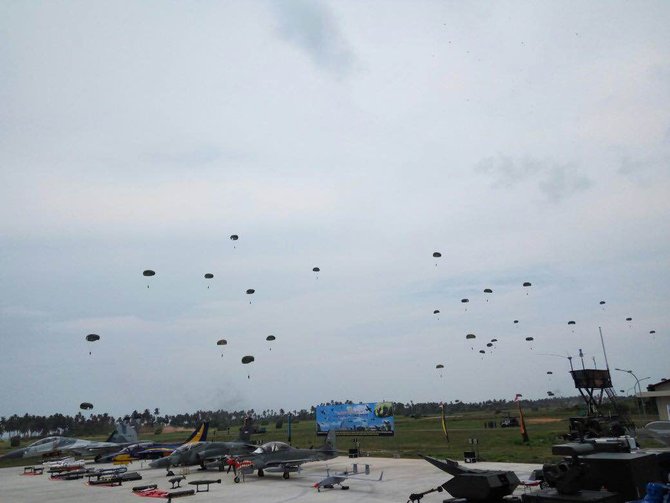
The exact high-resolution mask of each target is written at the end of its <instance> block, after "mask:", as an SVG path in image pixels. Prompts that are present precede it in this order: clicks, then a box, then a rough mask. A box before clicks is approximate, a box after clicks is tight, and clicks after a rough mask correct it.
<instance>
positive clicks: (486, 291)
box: [484, 288, 493, 302]
mask: <svg viewBox="0 0 670 503" xmlns="http://www.w3.org/2000/svg"><path fill="white" fill-rule="evenodd" d="M484 293H493V290H491V289H490V288H484ZM488 301H489V299H488V298H487V299H486V302H488Z"/></svg>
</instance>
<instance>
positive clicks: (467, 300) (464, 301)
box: [461, 299, 470, 311]
mask: <svg viewBox="0 0 670 503" xmlns="http://www.w3.org/2000/svg"><path fill="white" fill-rule="evenodd" d="M468 302H470V299H461V303H462V304H467V303H468ZM465 310H466V311H467V310H468V306H465Z"/></svg>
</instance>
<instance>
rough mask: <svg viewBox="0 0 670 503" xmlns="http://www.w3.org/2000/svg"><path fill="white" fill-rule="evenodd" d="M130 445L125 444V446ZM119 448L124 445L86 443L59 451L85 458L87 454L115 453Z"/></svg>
mask: <svg viewBox="0 0 670 503" xmlns="http://www.w3.org/2000/svg"><path fill="white" fill-rule="evenodd" d="M127 445H130V444H125V446H127ZM119 447H124V444H114V443H112V442H88V443H86V444H77V443H75V444H72V445H71V446H65V447H63V448H62V449H60V450H61V451H63V452H71V453H74V454H77V455H79V456H85V455H87V454H89V455H93V454H101V453H104V452H116V451H118V450H119Z"/></svg>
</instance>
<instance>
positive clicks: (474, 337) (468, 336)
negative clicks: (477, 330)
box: [465, 334, 477, 351]
mask: <svg viewBox="0 0 670 503" xmlns="http://www.w3.org/2000/svg"><path fill="white" fill-rule="evenodd" d="M465 338H466V339H467V340H472V339H476V338H477V336H476V335H475V334H468V335H466V336H465ZM470 350H472V351H474V350H475V348H474V345H473V343H470Z"/></svg>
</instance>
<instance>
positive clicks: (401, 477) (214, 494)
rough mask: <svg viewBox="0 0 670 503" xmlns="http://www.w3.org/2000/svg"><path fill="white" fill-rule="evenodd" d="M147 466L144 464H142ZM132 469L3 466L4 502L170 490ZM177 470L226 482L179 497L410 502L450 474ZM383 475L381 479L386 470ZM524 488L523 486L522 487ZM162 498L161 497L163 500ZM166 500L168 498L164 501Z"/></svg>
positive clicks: (523, 473)
mask: <svg viewBox="0 0 670 503" xmlns="http://www.w3.org/2000/svg"><path fill="white" fill-rule="evenodd" d="M352 461H357V462H358V464H359V467H362V466H363V465H364V464H365V463H368V464H370V465H371V470H372V471H371V474H370V475H369V476H367V477H366V476H362V477H361V479H362V480H361V479H355V480H352V479H350V480H347V482H345V483H344V484H345V485H348V486H349V490H346V491H343V490H341V489H339V488H338V487H337V486H336V488H335V489H322V490H321V492H317V490H316V489H315V488H314V487H313V485H314V483H315V482H317V481H319V480H320V479H322V478H323V477H325V476H326V469H327V468H330V469H331V471H343V470H346V469H349V470H350V469H351V462H352ZM143 465H144V466H143ZM87 466H92V467H95V468H109V467H111V466H112V465H110V464H93V463H92V464H91V465H87ZM465 466H468V467H472V468H479V469H496V470H513V471H514V472H515V473H516V474H517V476H518V477H519V479H521V480H527V479H528V477H529V476H530V473H531V471H532V470H533V469H535V468H541V466H539V465H535V464H524V463H488V462H479V463H475V464H469V465H465ZM128 471H129V472H130V471H137V472H139V473H140V474H141V475H142V480H138V481H133V482H126V483H124V484H123V486H121V487H107V486H89V485H87V483H86V479H78V480H71V481H70V480H53V479H50V477H49V475H48V474H47V473H46V472H45V473H44V474H43V475H35V476H23V475H22V473H23V468H22V467H13V468H3V469H1V470H0V501H1V502H11V503H21V502H26V503H28V502H29V503H38V502H49V503H55V502H90V501H95V502H96V503H103V502H124V501H128V502H134V503H138V502H140V501H142V500H145V501H147V502H151V501H157V500H156V499H154V498H140V497H139V496H137V495H135V494H134V493H133V492H132V487H135V486H140V485H147V484H157V485H158V488H159V489H165V490H169V489H170V483H169V482H168V480H167V479H168V477H166V471H165V470H163V469H153V468H148V467H146V463H140V462H134V463H132V464H131V465H129V466H128ZM173 471H174V473H175V475H180V474H184V475H185V476H186V479H185V480H184V481H182V483H181V487H182V488H186V489H195V486H193V485H189V484H188V482H189V481H194V480H203V479H205V480H218V479H221V484H212V485H211V486H210V491H209V492H200V493H197V494H196V495H194V496H191V497H186V498H180V499H179V501H198V502H200V503H205V502H209V501H217V502H218V501H221V500H222V499H223V498H225V499H226V500H227V501H236V502H273V503H282V502H332V501H338V502H339V501H342V502H344V501H348V502H375V501H379V502H382V501H383V502H386V503H388V502H391V501H397V502H405V501H407V499H408V496H409V494H410V493H417V492H422V491H426V490H428V489H430V488H433V487H436V486H438V485H440V484H442V483H444V482H445V481H446V480H447V479H449V478H450V475H448V474H447V473H444V472H442V471H440V470H438V469H437V468H435V467H434V466H432V465H430V464H429V463H427V462H426V461H424V460H421V459H391V458H373V457H364V458H358V459H355V460H352V459H349V458H347V457H344V456H340V457H338V458H335V459H333V460H330V461H327V462H317V463H308V464H305V465H304V467H303V470H302V471H301V472H300V473H295V474H293V473H292V474H291V478H290V479H289V480H284V479H282V477H281V474H278V473H269V474H266V476H265V477H263V478H259V477H257V476H256V475H250V476H247V477H246V480H245V481H243V482H240V483H239V484H236V483H234V482H233V475H232V473H231V474H227V473H225V472H218V471H207V472H202V471H199V470H198V469H197V468H195V467H191V468H190V469H180V468H174V469H173ZM382 471H383V472H384V476H383V479H382V481H381V482H377V479H378V478H379V475H380V473H381V472H382ZM516 492H517V493H522V492H523V489H522V488H517V491H516ZM445 497H448V496H447V494H446V493H440V494H437V493H433V494H429V495H427V496H425V498H424V499H423V502H422V503H431V502H435V503H438V502H441V501H442V500H443V499H444V498H445ZM158 501H161V500H158ZM162 501H165V500H162Z"/></svg>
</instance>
